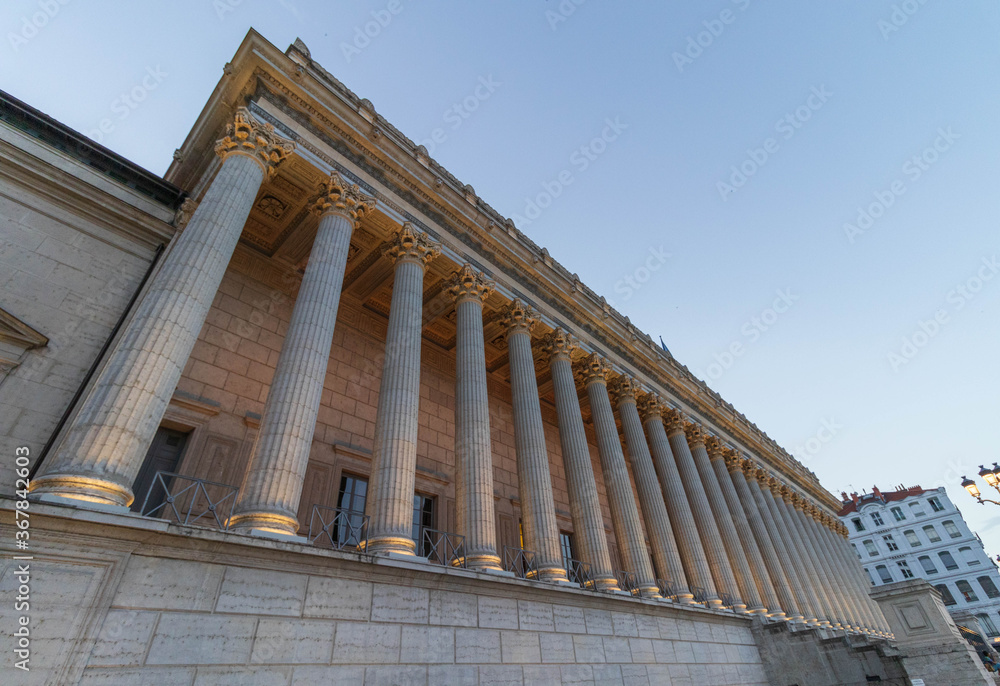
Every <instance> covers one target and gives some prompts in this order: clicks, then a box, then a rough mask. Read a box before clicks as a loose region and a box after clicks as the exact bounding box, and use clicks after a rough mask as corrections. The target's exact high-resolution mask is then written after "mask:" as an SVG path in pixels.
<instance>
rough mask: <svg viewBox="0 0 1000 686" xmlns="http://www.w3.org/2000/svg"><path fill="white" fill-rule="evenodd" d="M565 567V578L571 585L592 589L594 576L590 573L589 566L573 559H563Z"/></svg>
mask: <svg viewBox="0 0 1000 686" xmlns="http://www.w3.org/2000/svg"><path fill="white" fill-rule="evenodd" d="M563 564H564V565H565V567H566V578H567V579H569V581H570V582H571V583H574V584H580V588H590V589H593V588H594V575H593V574H592V573H591V570H590V565H589V564H587V563H586V562H581V561H580V560H574V559H573V558H570V557H566V558H563Z"/></svg>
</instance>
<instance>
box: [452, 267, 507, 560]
mask: <svg viewBox="0 0 1000 686" xmlns="http://www.w3.org/2000/svg"><path fill="white" fill-rule="evenodd" d="M494 286H495V284H494V283H493V282H492V281H488V280H487V279H486V275H485V274H482V273H477V272H476V271H474V270H473V269H472V265H469V264H466V265H464V266H463V267H462V268H461V269H459V270H458V271H457V272H455V273H454V274H453V275H452V277H451V281H449V283H448V289H449V292H450V293H451V295H452V297H454V298H455V303H456V304H455V309H456V326H457V329H458V330H457V332H456V344H455V477H456V478H455V500H456V505H455V515H456V518H457V519H458V533H460V534H461V535H463V536H465V560H466V565H467V566H468V567H469V568H470V569H501V567H500V557H499V556H498V555H497V540H496V539H497V535H496V524H495V523H494V520H493V450H492V448H491V447H490V405H489V396H488V394H487V392H486V348H485V346H484V342H483V303H484V302H485V301H486V299H487V298H488V297H489V296H490V293H492V292H493V288H494Z"/></svg>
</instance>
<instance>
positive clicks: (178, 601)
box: [114, 555, 226, 611]
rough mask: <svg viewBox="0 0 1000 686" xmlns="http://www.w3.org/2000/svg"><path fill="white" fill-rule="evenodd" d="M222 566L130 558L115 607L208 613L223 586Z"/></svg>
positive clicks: (141, 556)
mask: <svg viewBox="0 0 1000 686" xmlns="http://www.w3.org/2000/svg"><path fill="white" fill-rule="evenodd" d="M225 571H226V568H225V567H223V566H221V565H212V564H206V563H203V562H189V561H187V560H172V559H169V558H163V557H146V556H144V555H132V556H131V557H129V560H128V564H127V565H126V567H125V575H124V576H123V577H122V580H121V584H120V585H119V586H118V593H117V594H116V596H115V601H114V604H115V605H116V606H118V607H137V608H145V607H148V608H159V609H164V610H201V611H210V610H212V608H213V607H214V606H215V599H216V596H217V595H218V593H219V587H220V586H221V585H222V575H223V573H224V572H225Z"/></svg>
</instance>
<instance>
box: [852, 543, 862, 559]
mask: <svg viewBox="0 0 1000 686" xmlns="http://www.w3.org/2000/svg"><path fill="white" fill-rule="evenodd" d="M851 548H852V549H853V550H854V554H855V555H857V556H858V559H859V560H860V559H861V553H859V552H858V546H856V545H854V544H853V543H852V544H851Z"/></svg>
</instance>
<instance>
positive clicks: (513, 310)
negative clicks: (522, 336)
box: [500, 298, 538, 336]
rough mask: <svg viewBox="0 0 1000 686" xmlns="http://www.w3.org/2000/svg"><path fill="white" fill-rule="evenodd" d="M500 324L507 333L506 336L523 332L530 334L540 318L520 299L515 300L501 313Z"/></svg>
mask: <svg viewBox="0 0 1000 686" xmlns="http://www.w3.org/2000/svg"><path fill="white" fill-rule="evenodd" d="M500 323H501V325H502V326H503V328H504V331H505V332H506V334H505V336H510V335H511V334H513V333H522V332H523V333H527V334H530V333H531V330H532V329H533V328H535V324H537V323H538V316H537V315H536V314H535V311H534V310H533V309H531V308H530V307H528V306H527V305H525V304H524V303H523V302H522V301H521V299H520V298H515V299H514V300H512V301H511V302H510V304H509V305H507V307H505V308H504V309H503V310H502V311H501V312H500Z"/></svg>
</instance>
